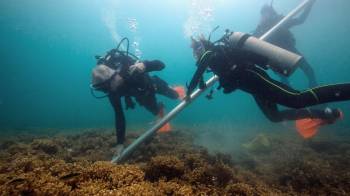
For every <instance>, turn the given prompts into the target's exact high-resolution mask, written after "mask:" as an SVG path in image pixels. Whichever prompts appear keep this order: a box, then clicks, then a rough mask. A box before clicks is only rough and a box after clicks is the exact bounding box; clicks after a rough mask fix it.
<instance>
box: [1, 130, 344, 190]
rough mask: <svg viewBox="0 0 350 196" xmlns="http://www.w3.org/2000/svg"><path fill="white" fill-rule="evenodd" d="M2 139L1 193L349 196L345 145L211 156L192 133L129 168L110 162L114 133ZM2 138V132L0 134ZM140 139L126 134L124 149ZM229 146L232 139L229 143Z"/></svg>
mask: <svg viewBox="0 0 350 196" xmlns="http://www.w3.org/2000/svg"><path fill="white" fill-rule="evenodd" d="M31 132H32V133H33V134H32V135H29V134H28V131H25V133H26V134H25V133H22V134H17V135H16V136H14V134H13V133H11V130H9V131H8V135H10V136H6V137H5V136H3V137H1V141H0V149H1V151H0V195H348V194H349V193H350V169H349V168H348V167H349V165H350V139H349V136H346V134H344V135H341V136H339V135H338V136H335V135H334V136H331V135H326V136H324V137H322V136H318V137H316V138H315V139H312V140H308V141H303V140H301V139H298V138H297V136H296V135H295V133H293V135H294V136H293V135H291V134H278V135H276V134H275V135H273V134H260V135H257V136H256V137H255V138H252V140H250V142H247V143H246V144H244V145H243V146H244V147H243V148H244V150H242V151H241V152H240V153H236V154H233V155H229V154H223V153H209V152H208V150H207V149H206V148H204V147H201V146H198V144H195V143H194V138H195V137H196V133H193V132H190V131H188V130H176V131H173V132H171V133H165V134H158V135H157V136H156V137H155V138H154V139H153V140H152V141H151V142H148V143H146V144H144V145H143V146H142V147H141V148H140V149H139V150H138V151H137V152H135V153H134V154H133V156H132V159H131V160H129V162H127V163H126V164H122V165H114V164H111V163H110V162H109V160H110V158H111V156H112V154H113V146H115V136H114V132H113V130H109V129H91V130H85V131H83V132H77V133H75V134H66V135H64V134H62V133H56V132H54V131H52V133H51V134H47V133H48V132H50V130H44V131H43V132H45V133H46V135H42V134H36V133H34V132H33V130H32V131H31ZM3 134H5V135H6V133H3ZM137 136H138V133H130V132H129V133H128V136H127V137H128V143H130V142H131V141H132V140H133V139H135V138H136V137H137ZM233 142H234V141H233Z"/></svg>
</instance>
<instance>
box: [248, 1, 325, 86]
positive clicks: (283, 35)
mask: <svg viewBox="0 0 350 196" xmlns="http://www.w3.org/2000/svg"><path fill="white" fill-rule="evenodd" d="M314 3H315V0H311V1H310V2H309V4H308V5H307V6H306V8H305V9H304V11H303V13H301V15H300V16H299V17H298V18H293V19H290V20H289V21H288V22H287V23H286V24H285V25H284V26H282V27H281V28H280V30H278V31H277V32H276V33H275V34H273V35H272V36H271V37H270V38H268V39H267V40H266V41H267V42H269V43H271V44H273V45H276V46H278V47H280V48H283V49H286V50H289V51H291V52H293V53H296V54H299V55H301V56H302V54H301V53H300V52H299V50H298V49H297V48H296V47H295V45H296V41H295V38H294V35H293V34H292V32H291V31H290V28H292V27H294V26H297V25H301V24H303V23H304V22H305V20H306V18H307V17H308V16H309V14H310V11H311V8H312V6H313V4H314ZM272 4H273V1H272V2H271V4H270V5H264V6H263V7H262V8H261V11H260V13H261V18H260V23H259V25H258V26H257V28H256V30H255V32H254V33H253V36H255V37H260V36H262V35H263V34H265V33H266V32H267V31H268V30H270V29H271V28H272V27H273V26H275V25H276V24H277V23H278V22H280V21H281V20H282V19H283V18H284V16H283V15H280V14H278V13H277V12H276V10H275V9H274V8H273V6H272ZM299 68H300V69H301V70H302V71H303V72H304V74H305V75H306V77H307V78H308V81H309V87H310V88H312V87H315V86H317V85H318V84H317V81H316V77H315V72H314V70H313V68H312V67H311V65H310V64H309V63H308V62H307V60H306V59H303V62H302V63H301V64H300V66H299ZM277 74H278V73H277ZM278 75H279V76H280V77H281V80H282V82H283V83H285V84H287V85H289V81H288V78H287V76H289V75H284V74H278Z"/></svg>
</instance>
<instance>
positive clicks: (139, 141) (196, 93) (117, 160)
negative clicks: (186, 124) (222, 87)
mask: <svg viewBox="0 0 350 196" xmlns="http://www.w3.org/2000/svg"><path fill="white" fill-rule="evenodd" d="M308 2H309V0H305V1H304V2H303V3H301V4H300V5H299V6H298V7H297V8H295V9H294V10H292V11H291V12H290V13H289V14H288V15H287V16H285V17H284V18H283V19H282V20H281V21H280V22H279V23H278V24H276V25H275V26H274V27H272V28H271V29H270V30H269V31H268V32H266V33H265V34H264V35H263V36H261V37H260V38H259V39H261V40H266V39H267V38H268V37H269V36H270V35H271V34H273V33H274V32H276V31H277V30H278V29H279V28H281V26H282V25H283V24H284V23H285V22H286V21H288V20H289V19H290V18H292V17H293V16H295V15H296V14H298V13H299V12H300V11H301V10H302V9H303V8H304V7H305V6H306V5H307V3H308ZM218 79H219V77H218V76H216V75H215V76H213V77H211V78H210V79H209V80H208V81H207V82H206V88H205V89H197V90H196V91H194V92H193V93H192V94H191V96H190V98H189V99H186V100H183V101H181V103H179V104H178V105H177V106H176V107H175V108H174V109H173V110H172V111H170V112H169V113H168V114H167V115H165V116H164V117H163V118H162V119H161V120H160V121H159V122H158V123H156V124H155V125H154V126H153V127H152V128H150V129H149V130H148V131H146V132H145V133H144V134H142V135H141V136H140V137H139V138H137V139H136V140H135V141H134V142H133V143H132V144H130V145H129V146H128V147H127V148H126V149H124V151H123V152H122V153H121V154H120V156H118V157H115V158H113V159H112V161H111V162H112V163H120V162H123V161H125V160H126V159H127V158H128V157H129V155H131V153H133V152H134V151H135V150H136V149H137V148H138V147H139V146H140V145H141V144H142V143H143V142H144V141H145V140H147V139H149V138H151V137H152V136H153V135H154V134H155V133H156V132H157V131H158V129H160V128H161V127H162V126H164V125H165V124H166V123H167V122H169V121H170V120H171V119H172V118H174V117H175V116H176V115H177V114H178V113H179V112H181V111H182V110H183V109H185V108H186V107H187V106H188V105H190V104H191V103H192V101H194V100H195V99H196V98H197V97H199V96H200V95H201V94H202V93H203V92H204V91H205V90H206V89H208V88H210V87H212V86H213V85H214V84H215V83H216V82H217V81H218Z"/></svg>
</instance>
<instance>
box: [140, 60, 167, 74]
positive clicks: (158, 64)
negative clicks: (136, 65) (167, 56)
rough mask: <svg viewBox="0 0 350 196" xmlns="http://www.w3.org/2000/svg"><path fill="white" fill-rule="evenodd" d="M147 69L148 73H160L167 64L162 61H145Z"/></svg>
mask: <svg viewBox="0 0 350 196" xmlns="http://www.w3.org/2000/svg"><path fill="white" fill-rule="evenodd" d="M143 63H144V64H145V67H146V72H152V71H160V70H162V69H164V68H165V64H164V63H163V62H162V61H160V60H153V61H143Z"/></svg>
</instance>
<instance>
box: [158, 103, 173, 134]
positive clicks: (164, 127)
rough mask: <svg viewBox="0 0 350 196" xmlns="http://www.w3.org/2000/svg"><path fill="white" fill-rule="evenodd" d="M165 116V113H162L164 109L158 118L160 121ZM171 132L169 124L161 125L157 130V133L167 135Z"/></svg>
mask: <svg viewBox="0 0 350 196" xmlns="http://www.w3.org/2000/svg"><path fill="white" fill-rule="evenodd" d="M164 115H165V111H164V108H162V109H161V110H160V111H159V114H158V118H159V119H161V118H163V117H164ZM171 130H172V128H171V125H170V123H166V124H165V125H163V126H162V127H161V128H160V129H159V130H158V133H168V132H170V131H171Z"/></svg>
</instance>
